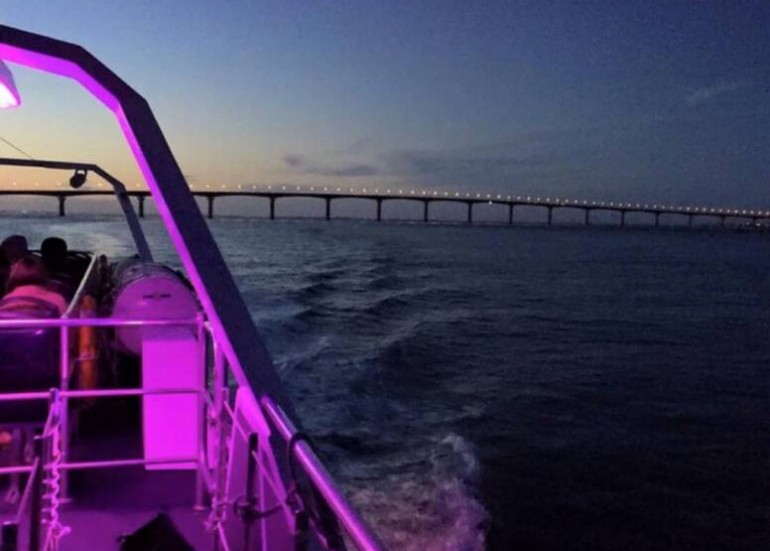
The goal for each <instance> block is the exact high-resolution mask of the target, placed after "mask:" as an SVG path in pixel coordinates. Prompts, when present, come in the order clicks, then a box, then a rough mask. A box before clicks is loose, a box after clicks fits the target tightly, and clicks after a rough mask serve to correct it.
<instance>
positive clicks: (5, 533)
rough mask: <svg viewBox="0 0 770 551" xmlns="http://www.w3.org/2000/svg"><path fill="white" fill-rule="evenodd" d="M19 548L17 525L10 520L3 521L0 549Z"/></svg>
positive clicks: (1, 550)
mask: <svg viewBox="0 0 770 551" xmlns="http://www.w3.org/2000/svg"><path fill="white" fill-rule="evenodd" d="M18 549H19V525H18V524H17V523H15V522H12V521H7V522H4V523H3V528H2V537H0V551H18Z"/></svg>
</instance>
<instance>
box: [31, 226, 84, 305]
mask: <svg viewBox="0 0 770 551" xmlns="http://www.w3.org/2000/svg"><path fill="white" fill-rule="evenodd" d="M40 256H41V257H42V259H43V264H45V267H46V268H47V269H48V273H49V274H50V275H51V285H50V287H51V288H53V289H54V290H58V291H60V292H61V293H62V295H64V296H65V297H66V298H67V299H70V298H72V295H73V294H74V292H75V287H76V284H75V281H74V279H73V278H72V275H71V274H70V270H69V266H68V265H67V242H66V241H65V240H64V239H62V238H61V237H46V238H45V239H44V240H43V242H42V243H41V245H40Z"/></svg>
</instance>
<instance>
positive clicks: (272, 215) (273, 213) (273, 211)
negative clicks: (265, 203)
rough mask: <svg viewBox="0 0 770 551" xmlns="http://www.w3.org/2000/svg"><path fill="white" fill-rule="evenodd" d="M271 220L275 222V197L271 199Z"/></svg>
mask: <svg viewBox="0 0 770 551" xmlns="http://www.w3.org/2000/svg"><path fill="white" fill-rule="evenodd" d="M270 220H275V197H270Z"/></svg>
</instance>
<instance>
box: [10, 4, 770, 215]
mask: <svg viewBox="0 0 770 551" xmlns="http://www.w3.org/2000/svg"><path fill="white" fill-rule="evenodd" d="M0 20H2V22H3V23H4V24H7V25H11V26H15V27H19V28H22V29H25V30H29V31H33V32H37V33H41V34H47V35H50V36H54V37H57V38H60V39H63V40H67V41H70V42H75V43H78V44H80V45H82V46H84V47H85V48H86V49H88V50H89V51H90V52H91V53H93V54H94V55H96V56H97V57H98V58H100V59H101V60H102V61H103V62H104V63H106V64H107V65H108V66H109V67H110V68H111V69H113V71H115V72H116V73H117V74H118V75H120V76H121V77H122V78H123V79H124V80H126V81H127V82H128V83H129V84H131V85H132V86H133V87H134V88H135V89H136V90H138V91H139V92H140V93H141V94H142V95H143V96H144V97H145V98H146V99H147V100H148V101H149V103H150V105H151V107H152V108H153V110H154V112H155V114H156V117H157V118H158V120H159V122H160V124H161V127H162V128H163V129H164V132H165V134H166V137H167V139H168V141H169V143H170V144H171V147H172V150H173V151H174V153H175V155H176V157H177V160H178V161H179V163H180V165H181V166H182V170H183V172H184V173H185V175H186V176H187V178H188V183H190V184H191V185H192V186H205V185H212V186H217V187H219V186H222V185H225V186H227V187H230V188H237V186H238V185H252V184H256V185H266V184H275V183H286V184H300V185H314V184H315V185H344V186H345V187H348V188H350V187H354V188H365V187H375V186H383V187H384V186H393V187H404V188H405V189H406V188H410V189H438V190H456V191H462V192H485V193H505V194H517V195H519V194H521V195H542V196H551V197H564V198H580V199H594V198H595V199H601V200H607V201H612V200H623V201H641V202H648V201H649V202H657V203H679V204H697V205H704V206H736V207H740V206H745V207H751V208H762V209H766V208H770V155H769V154H768V153H769V152H770V132H768V129H770V32H768V29H769V28H770V2H766V1H756V2H753V1H747V2H741V1H734V2H722V1H719V2H718V1H700V2H693V1H691V0H688V1H676V0H669V1H652V0H651V1H637V0H624V1H623V2H600V1H574V0H573V1H566V0H565V1H547V0H539V1H531V2H517V1H507V2H495V1H479V2H468V1H456V0H436V1H434V0H420V1H414V0H411V1H401V0H393V1H388V2H386V1H382V0H380V1H371V0H355V1H352V0H351V1H345V0H337V1H327V0H316V1H305V2H295V1H293V0H251V1H245V0H226V1H219V2H215V1H212V0H209V1H203V0H154V1H150V0H134V1H131V2H104V1H103V0H99V1H89V0H68V1H66V2H65V1H59V0H45V1H43V0H24V1H21V0H6V1H4V2H2V3H0ZM12 69H13V71H14V74H15V76H16V80H17V84H18V87H19V89H20V92H21V94H22V98H23V102H24V105H23V106H22V107H21V108H19V109H17V110H14V111H12V112H2V113H0V137H2V138H4V139H5V140H9V141H11V142H12V143H13V144H15V145H16V146H17V147H19V148H21V149H22V150H24V151H25V152H26V153H28V154H29V155H31V156H33V157H35V158H49V159H66V160H80V161H87V162H96V163H98V164H100V165H102V166H103V167H104V168H105V169H107V170H108V171H110V172H113V173H114V174H115V175H117V176H118V177H119V178H121V179H123V180H124V181H126V182H127V183H129V184H130V185H132V186H133V185H136V184H137V183H138V184H139V185H142V179H141V176H140V175H139V172H138V170H137V169H136V167H135V166H134V163H133V160H132V158H131V156H130V153H129V150H128V148H127V147H126V145H125V144H124V142H123V138H122V135H121V134H120V132H119V129H118V128H117V125H116V124H115V122H114V121H113V119H112V117H111V115H110V114H109V113H108V112H107V110H106V109H104V108H103V107H101V106H100V105H98V104H97V102H96V101H95V100H93V99H92V98H90V97H89V96H88V94H87V93H86V92H84V91H82V90H80V89H79V88H78V87H77V85H75V84H74V83H72V82H69V81H66V80H63V79H61V78H60V77H51V76H48V75H42V74H39V73H35V72H33V71H30V70H28V69H24V68H19V67H18V66H12ZM0 155H2V156H17V155H18V153H17V152H16V151H15V150H13V149H12V148H11V147H10V146H8V145H7V144H5V143H3V142H0ZM30 178H33V179H35V180H36V181H37V180H38V179H39V180H40V182H42V184H43V185H48V184H49V183H51V178H52V176H47V175H44V174H34V176H30V175H29V172H28V171H27V172H24V173H22V172H18V171H17V170H16V169H13V170H12V169H9V168H0V186H2V187H8V186H10V185H12V182H17V185H28V184H29V183H30Z"/></svg>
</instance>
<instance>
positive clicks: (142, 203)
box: [136, 195, 145, 218]
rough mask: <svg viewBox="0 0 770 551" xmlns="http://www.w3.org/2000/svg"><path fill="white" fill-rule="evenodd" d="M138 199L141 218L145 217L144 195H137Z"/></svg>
mask: <svg viewBox="0 0 770 551" xmlns="http://www.w3.org/2000/svg"><path fill="white" fill-rule="evenodd" d="M136 198H137V200H138V201H139V218H144V199H145V197H144V195H137V196H136Z"/></svg>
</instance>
